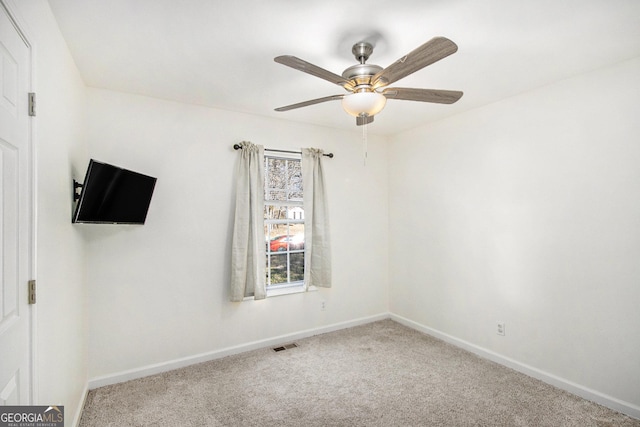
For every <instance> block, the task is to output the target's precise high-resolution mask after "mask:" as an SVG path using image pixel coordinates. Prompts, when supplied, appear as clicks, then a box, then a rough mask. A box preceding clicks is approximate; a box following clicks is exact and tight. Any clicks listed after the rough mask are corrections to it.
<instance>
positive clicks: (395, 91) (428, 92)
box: [382, 87, 463, 104]
mask: <svg viewBox="0 0 640 427" xmlns="http://www.w3.org/2000/svg"><path fill="white" fill-rule="evenodd" d="M382 94H383V95H384V96H385V97H386V98H388V99H402V100H407V101H421V102H435V103H438V104H453V103H454V102H456V101H457V100H459V99H460V98H462V95H463V93H462V92H460V91H458V90H436V89H414V88H409V87H389V88H386V89H385V90H383V91H382Z"/></svg>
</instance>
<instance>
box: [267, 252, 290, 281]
mask: <svg viewBox="0 0 640 427" xmlns="http://www.w3.org/2000/svg"><path fill="white" fill-rule="evenodd" d="M269 260H271V265H269V264H267V269H268V271H267V274H268V275H269V276H271V284H272V285H277V284H281V283H287V254H281V255H280V254H278V255H269V256H268V257H267V262H269Z"/></svg>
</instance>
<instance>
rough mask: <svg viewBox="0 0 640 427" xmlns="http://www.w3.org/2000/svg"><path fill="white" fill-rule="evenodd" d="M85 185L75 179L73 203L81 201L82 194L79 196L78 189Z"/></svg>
mask: <svg viewBox="0 0 640 427" xmlns="http://www.w3.org/2000/svg"><path fill="white" fill-rule="evenodd" d="M82 187H84V185H82V184H80V183H79V182H78V181H76V180H75V179H74V180H73V201H74V202H77V201H78V200H79V199H80V194H78V188H82Z"/></svg>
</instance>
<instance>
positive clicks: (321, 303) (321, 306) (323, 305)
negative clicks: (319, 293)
mask: <svg viewBox="0 0 640 427" xmlns="http://www.w3.org/2000/svg"><path fill="white" fill-rule="evenodd" d="M326 309H327V302H326V301H322V302H320V311H325V310H326Z"/></svg>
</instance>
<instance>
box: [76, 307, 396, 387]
mask: <svg viewBox="0 0 640 427" xmlns="http://www.w3.org/2000/svg"><path fill="white" fill-rule="evenodd" d="M388 318H389V313H380V314H377V315H374V316H368V317H362V318H359V319H354V320H349V321H346V322H340V323H334V324H331V325H327V326H321V327H318V328H313V329H307V330H304V331H299V332H294V333H291V334H285V335H279V336H276V337H272V338H267V339H264V340H259V341H253V342H249V343H246V344H241V345H238V346H233V347H227V348H223V349H220V350H215V351H211V352H207V353H202V354H197V355H194V356H189V357H184V358H182V359H176V360H171V361H168V362H162V363H156V364H153V365H148V366H143V367H141V368H136V369H131V370H128V371H123V372H118V373H116V374H112V375H104V376H100V377H96V378H92V379H90V380H89V389H90V390H93V389H95V388H98V387H104V386H106V385H111V384H117V383H121V382H125V381H129V380H134V379H137V378H142V377H147V376H149V375H155V374H159V373H162V372H167V371H171V370H174V369H179V368H184V367H186V366H189V365H194V364H196V363H202V362H208V361H210V360H215V359H221V358H223V357H227V356H232V355H234V354H239V353H244V352H246V351H251V350H257V349H260V348H264V347H270V346H274V345H278V344H283V343H286V342H289V341H293V340H297V339H302V338H307V337H311V336H314V335H319V334H324V333H327V332H333V331H338V330H340V329H346V328H351V327H354V326H358V325H364V324H366V323H371V322H376V321H378V320H383V319H388Z"/></svg>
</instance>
